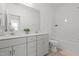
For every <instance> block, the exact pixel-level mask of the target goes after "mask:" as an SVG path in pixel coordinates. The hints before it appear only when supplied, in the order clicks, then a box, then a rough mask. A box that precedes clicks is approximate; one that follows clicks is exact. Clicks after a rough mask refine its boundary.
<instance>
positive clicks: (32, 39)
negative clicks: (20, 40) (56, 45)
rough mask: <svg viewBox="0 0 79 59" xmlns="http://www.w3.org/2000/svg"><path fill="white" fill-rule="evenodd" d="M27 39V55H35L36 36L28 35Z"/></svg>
mask: <svg viewBox="0 0 79 59" xmlns="http://www.w3.org/2000/svg"><path fill="white" fill-rule="evenodd" d="M27 40H28V56H36V36H29V37H28V38H27Z"/></svg>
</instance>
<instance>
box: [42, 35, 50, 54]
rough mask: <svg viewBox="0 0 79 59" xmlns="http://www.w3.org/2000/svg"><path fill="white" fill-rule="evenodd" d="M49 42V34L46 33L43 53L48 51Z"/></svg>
mask: <svg viewBox="0 0 79 59" xmlns="http://www.w3.org/2000/svg"><path fill="white" fill-rule="evenodd" d="M48 49H49V43H48V35H44V37H43V55H45V54H47V53H48Z"/></svg>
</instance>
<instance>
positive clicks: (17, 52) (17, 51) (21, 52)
mask: <svg viewBox="0 0 79 59" xmlns="http://www.w3.org/2000/svg"><path fill="white" fill-rule="evenodd" d="M12 50H13V56H26V55H27V49H26V44H20V45H17V46H14V47H13V48H12Z"/></svg>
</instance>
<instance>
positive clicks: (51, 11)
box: [34, 3, 55, 38]
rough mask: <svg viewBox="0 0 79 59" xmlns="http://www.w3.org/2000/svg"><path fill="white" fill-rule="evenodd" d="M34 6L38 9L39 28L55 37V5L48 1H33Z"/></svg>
mask: <svg viewBox="0 0 79 59" xmlns="http://www.w3.org/2000/svg"><path fill="white" fill-rule="evenodd" d="M34 8H36V9H38V10H40V30H41V32H47V33H49V35H50V38H55V28H54V25H55V6H52V5H51V4H49V3H35V4H34Z"/></svg>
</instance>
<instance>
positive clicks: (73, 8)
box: [56, 4, 79, 40]
mask: <svg viewBox="0 0 79 59" xmlns="http://www.w3.org/2000/svg"><path fill="white" fill-rule="evenodd" d="M78 6H79V4H65V5H62V6H61V7H60V8H58V9H57V10H56V24H58V25H59V26H58V27H57V28H56V39H60V40H61V39H62V40H73V39H79V26H78V25H79V9H78V8H77V7H78ZM65 18H66V19H67V20H68V21H67V22H65Z"/></svg>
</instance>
